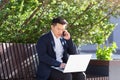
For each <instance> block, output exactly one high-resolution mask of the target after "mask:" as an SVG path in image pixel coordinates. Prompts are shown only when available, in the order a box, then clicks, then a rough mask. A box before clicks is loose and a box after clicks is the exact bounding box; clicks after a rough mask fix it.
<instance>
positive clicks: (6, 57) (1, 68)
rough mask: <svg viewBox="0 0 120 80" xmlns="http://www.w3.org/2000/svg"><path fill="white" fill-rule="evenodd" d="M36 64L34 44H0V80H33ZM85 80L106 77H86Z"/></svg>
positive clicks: (106, 79) (103, 79)
mask: <svg viewBox="0 0 120 80" xmlns="http://www.w3.org/2000/svg"><path fill="white" fill-rule="evenodd" d="M37 64H38V57H37V53H36V48H35V44H23V43H0V80H35V78H36V69H37ZM87 80H108V77H100V76H87Z"/></svg>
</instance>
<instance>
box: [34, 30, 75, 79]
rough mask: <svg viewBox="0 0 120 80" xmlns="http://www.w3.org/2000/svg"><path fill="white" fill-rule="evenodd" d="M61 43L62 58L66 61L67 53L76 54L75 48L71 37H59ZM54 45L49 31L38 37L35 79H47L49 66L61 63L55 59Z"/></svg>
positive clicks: (49, 71)
mask: <svg viewBox="0 0 120 80" xmlns="http://www.w3.org/2000/svg"><path fill="white" fill-rule="evenodd" d="M61 43H62V46H63V48H64V52H63V58H62V60H63V62H64V63H66V62H67V59H68V54H76V49H75V46H74V44H73V42H72V40H71V39H69V40H65V39H64V38H61ZM54 47H55V43H54V39H53V36H52V33H51V31H50V32H48V33H46V34H44V35H43V36H41V37H40V38H39V40H38V42H37V45H36V49H37V53H38V58H39V65H38V70H37V80H48V78H49V75H50V73H51V66H57V67H58V66H60V64H61V63H60V62H58V61H57V60H56V54H55V51H54Z"/></svg>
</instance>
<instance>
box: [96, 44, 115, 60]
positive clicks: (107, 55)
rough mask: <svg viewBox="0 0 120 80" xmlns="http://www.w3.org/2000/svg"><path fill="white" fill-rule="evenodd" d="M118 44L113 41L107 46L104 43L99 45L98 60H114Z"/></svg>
mask: <svg viewBox="0 0 120 80" xmlns="http://www.w3.org/2000/svg"><path fill="white" fill-rule="evenodd" d="M116 48H117V45H116V43H115V42H113V43H112V44H111V45H109V46H106V45H103V46H102V47H100V45H98V47H97V51H96V56H97V59H98V60H112V54H113V53H114V52H115V51H116Z"/></svg>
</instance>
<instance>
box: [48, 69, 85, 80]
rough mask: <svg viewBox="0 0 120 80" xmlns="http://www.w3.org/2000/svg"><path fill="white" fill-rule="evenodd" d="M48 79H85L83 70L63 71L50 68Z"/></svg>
mask: <svg viewBox="0 0 120 80" xmlns="http://www.w3.org/2000/svg"><path fill="white" fill-rule="evenodd" d="M49 80H86V75H85V73H84V72H75V73H63V72H61V71H58V70H55V69H52V71H51V74H50V77H49Z"/></svg>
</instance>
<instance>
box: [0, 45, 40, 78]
mask: <svg viewBox="0 0 120 80" xmlns="http://www.w3.org/2000/svg"><path fill="white" fill-rule="evenodd" d="M37 65H38V58H37V53H36V47H35V44H22V43H0V79H16V80H17V79H19V80H20V79H24V78H26V79H27V80H30V79H31V78H34V77H36V75H35V73H36V69H37Z"/></svg>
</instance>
